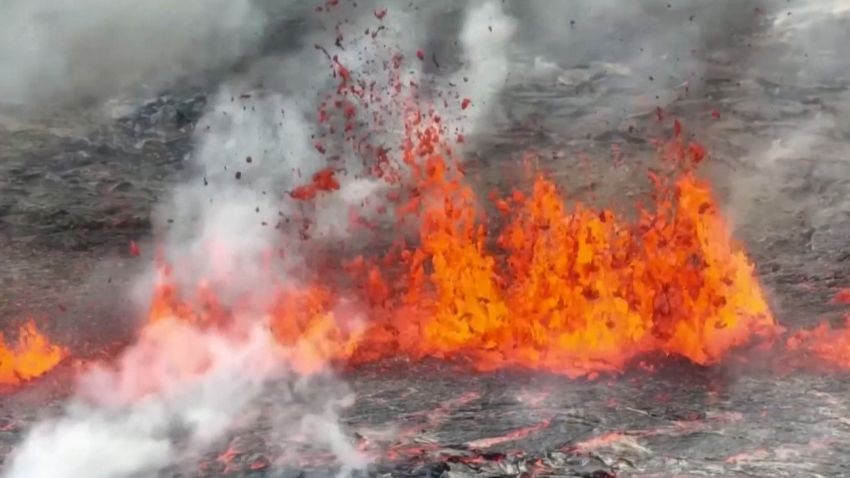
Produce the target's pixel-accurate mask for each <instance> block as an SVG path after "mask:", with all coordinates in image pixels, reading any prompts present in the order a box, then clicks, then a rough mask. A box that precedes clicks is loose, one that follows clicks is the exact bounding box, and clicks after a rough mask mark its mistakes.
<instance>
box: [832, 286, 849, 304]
mask: <svg viewBox="0 0 850 478" xmlns="http://www.w3.org/2000/svg"><path fill="white" fill-rule="evenodd" d="M833 300H834V301H835V302H838V303H840V304H850V289H841V290H839V291H838V293H836V294H835V297H834V298H833Z"/></svg>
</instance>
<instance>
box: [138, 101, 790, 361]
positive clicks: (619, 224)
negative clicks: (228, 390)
mask: <svg viewBox="0 0 850 478" xmlns="http://www.w3.org/2000/svg"><path fill="white" fill-rule="evenodd" d="M412 118H413V119H412V120H411V121H410V122H409V123H408V124H407V125H406V127H407V129H406V131H407V140H406V141H405V143H404V147H403V150H402V154H403V156H402V158H401V159H402V164H404V165H406V167H408V168H409V177H410V180H411V184H409V190H410V193H409V194H408V196H409V197H408V200H407V202H406V203H404V204H403V205H402V206H399V207H398V208H397V214H399V216H400V219H405V218H407V217H410V216H411V215H413V216H415V217H416V218H417V219H418V220H419V224H420V234H419V243H418V245H417V246H416V247H413V248H407V249H404V250H402V251H401V253H400V254H396V255H392V254H388V255H387V257H397V258H398V259H397V260H398V262H399V263H400V264H401V265H402V266H403V267H402V268H401V269H402V270H403V272H402V273H401V274H400V275H397V274H394V273H392V272H388V273H381V272H380V269H379V268H378V267H376V266H375V265H374V264H377V261H368V260H363V259H361V260H360V261H358V264H357V267H353V268H350V270H356V271H358V272H356V273H355V274H354V276H355V278H357V279H358V280H359V282H360V287H359V289H358V291H345V292H346V294H347V295H351V294H354V293H356V292H359V293H360V294H361V298H362V303H364V304H369V305H368V307H369V311H370V317H369V321H368V325H367V327H366V328H365V329H362V328H352V327H351V325H350V324H347V323H344V322H342V321H341V320H342V319H343V318H342V317H337V316H336V314H334V311H333V309H334V307H335V304H336V303H337V302H338V298H339V296H341V294H336V293H335V292H334V291H332V290H329V289H327V288H326V287H318V286H316V287H306V288H304V289H303V290H298V291H292V290H285V289H281V290H282V292H280V293H279V294H278V297H279V300H278V301H277V302H276V304H275V306H274V307H272V308H271V310H270V311H269V314H268V315H269V318H270V323H271V331H272V333H273V335H274V337H275V338H276V339H277V340H278V341H279V342H280V343H281V344H283V345H286V346H288V347H290V348H294V349H295V350H296V353H295V357H294V358H293V359H294V360H295V361H296V362H297V364H298V365H297V366H298V368H299V369H301V370H302V371H306V372H309V371H314V370H316V369H318V368H320V367H321V366H324V365H325V364H327V363H341V362H348V363H353V364H356V363H362V362H368V361H372V360H378V359H381V358H387V357H395V356H403V357H409V358H413V359H417V358H421V357H426V356H431V357H438V358H463V359H465V360H468V361H469V362H470V363H471V364H472V365H473V366H474V367H476V368H478V369H481V370H490V369H495V368H501V367H515V366H519V367H527V368H532V369H541V370H547V371H550V372H555V373H561V374H564V375H567V376H571V377H577V376H582V375H585V374H589V373H593V372H598V371H616V370H622V369H623V367H624V366H626V364H627V363H628V362H629V361H630V360H632V359H634V358H635V357H636V356H638V355H640V354H644V353H648V352H661V353H665V354H676V355H680V356H683V357H686V358H688V359H690V360H691V361H693V362H695V363H698V364H712V363H716V362H717V361H719V360H720V359H721V358H722V357H723V356H724V354H726V353H727V352H728V351H729V350H730V349H732V348H734V347H738V346H741V345H744V344H747V343H748V342H750V341H752V340H753V339H755V338H758V337H769V336H771V335H772V334H774V333H775V332H776V330H777V328H776V324H775V322H774V319H773V317H772V315H771V313H770V310H769V308H768V305H767V303H766V301H765V299H764V296H763V293H762V291H761V288H760V286H759V283H758V280H757V278H756V277H755V275H754V272H753V267H752V266H751V265H750V263H749V261H748V260H747V257H746V255H745V254H744V252H743V251H741V250H740V249H738V248H736V247H734V246H733V243H732V240H731V236H730V231H729V229H728V226H727V225H726V223H725V222H724V220H723V219H722V217H721V215H720V212H719V211H718V208H717V206H716V204H715V201H714V199H713V197H712V194H711V189H710V188H709V186H708V185H707V184H706V183H704V182H701V181H700V180H698V179H697V178H696V177H695V176H694V175H693V173H692V166H691V165H692V164H693V163H696V162H698V161H700V160H702V158H703V156H704V152H703V151H702V149H701V148H699V147H698V146H695V145H693V144H685V143H684V142H683V141H682V140H681V139H680V138H679V137H678V135H677V138H676V139H674V140H673V141H672V142H671V143H670V144H669V145H666V146H665V147H663V148H660V149H659V152H660V154H661V155H662V156H664V160H665V164H666V165H667V166H668V168H667V170H666V171H667V173H665V174H661V173H659V174H657V175H653V176H652V177H651V179H652V180H653V184H654V188H655V191H654V194H653V196H652V197H653V201H654V202H653V204H652V205H651V207H648V208H639V210H638V219H637V220H633V221H629V220H625V219H622V218H620V217H618V216H617V215H615V213H614V212H612V211H609V210H601V211H595V210H593V209H591V208H589V207H587V206H584V205H582V204H577V205H575V206H573V207H571V208H568V207H567V206H566V204H565V203H564V201H563V200H562V198H561V195H560V193H559V191H558V188H557V187H556V185H555V184H554V183H553V182H551V181H550V180H549V179H547V178H546V177H545V176H543V175H540V176H538V177H537V179H536V180H535V181H534V184H533V187H532V189H531V191H530V193H529V194H527V195H526V194H523V193H521V192H514V193H513V194H512V195H510V197H508V198H505V199H502V200H498V201H497V208H498V209H499V210H500V211H502V212H503V213H505V214H504V215H505V217H508V218H510V221H509V222H508V223H507V225H505V226H504V227H502V228H501V230H498V231H488V230H486V229H485V224H488V222H487V221H485V220H481V218H480V211H479V210H478V209H477V207H476V202H475V201H476V198H475V197H474V194H473V192H472V189H471V188H470V186H469V185H468V184H467V182H466V180H465V178H464V175H463V173H462V171H461V168H460V167H459V166H458V165H457V164H456V163H455V162H454V159H453V158H452V151H451V148H450V147H448V146H447V144H446V143H445V142H444V140H443V137H442V131H441V126H440V124H439V121H438V120H436V121H434V122H431V123H427V124H426V123H423V122H422V121H421V119H420V118H421V117H420V115H415V116H413V117H412ZM677 130H678V128H677ZM488 238H496V239H497V241H496V243H497V244H496V246H492V245H491V246H488V245H487V243H488V241H487V239H488ZM370 264H371V265H370ZM388 284H393V286H392V287H391V286H389V285H388ZM340 292H341V291H340ZM199 297H200V298H201V300H199V301H196V302H198V303H201V304H203V305H202V306H201V307H196V308H192V307H190V306H189V305H187V304H188V302H184V301H182V300H181V299H180V297H179V296H178V295H177V294H176V292H175V289H174V288H173V286H172V285H170V284H169V283H167V281H166V282H165V283H163V284H161V286H160V287H159V288H158V289H157V294H156V296H155V298H154V300H153V303H152V307H151V320H157V319H158V318H160V317H162V316H164V315H169V316H176V317H180V318H183V319H185V320H189V321H191V322H193V323H199V324H206V325H210V324H218V323H222V322H226V321H227V320H228V317H229V314H230V312H224V311H222V310H220V309H219V308H218V307H217V305H216V302H215V300H214V299H215V297H214V296H212V297H209V296H208V291H206V292H205V290H204V289H202V290H201V292H200V293H199Z"/></svg>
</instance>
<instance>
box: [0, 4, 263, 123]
mask: <svg viewBox="0 0 850 478" xmlns="http://www.w3.org/2000/svg"><path fill="white" fill-rule="evenodd" d="M264 27H265V16H264V15H263V13H262V11H261V10H260V9H259V8H257V6H256V5H254V2H253V1H252V0H233V1H231V0H187V1H181V2H176V3H175V2H171V1H168V0H151V1H145V2H134V1H131V0H118V1H114V0H80V1H75V2H73V3H69V2H65V1H63V0H41V1H38V2H31V1H28V0H6V1H5V2H4V4H3V14H2V16H0V98H2V102H3V103H11V104H17V105H25V106H27V107H37V106H41V107H43V106H46V105H51V104H66V103H70V104H74V103H78V102H79V101H80V100H89V101H92V100H93V101H103V100H106V99H109V98H111V97H113V96H115V95H126V94H137V93H143V92H145V91H146V92H147V93H148V94H151V93H155V92H156V91H158V90H159V89H161V88H163V87H167V86H171V85H172V83H173V82H175V81H176V80H178V79H181V78H187V77H190V75H199V74H204V73H208V72H209V71H211V70H215V69H219V68H226V67H227V66H228V65H230V64H232V63H233V62H234V61H236V60H237V59H238V58H240V57H241V56H242V55H244V54H246V53H248V52H250V51H252V49H254V48H256V47H257V46H258V42H259V40H260V38H261V35H262V32H263V29H264Z"/></svg>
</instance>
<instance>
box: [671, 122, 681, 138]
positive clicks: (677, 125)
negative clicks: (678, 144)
mask: <svg viewBox="0 0 850 478" xmlns="http://www.w3.org/2000/svg"><path fill="white" fill-rule="evenodd" d="M673 134H675V135H676V137H679V136H681V135H682V123H679V120H674V121H673Z"/></svg>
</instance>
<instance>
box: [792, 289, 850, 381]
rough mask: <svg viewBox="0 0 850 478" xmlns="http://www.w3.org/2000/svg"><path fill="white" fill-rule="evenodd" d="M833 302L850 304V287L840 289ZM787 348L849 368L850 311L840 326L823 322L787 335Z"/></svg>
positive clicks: (845, 368)
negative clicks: (832, 325) (809, 328)
mask: <svg viewBox="0 0 850 478" xmlns="http://www.w3.org/2000/svg"><path fill="white" fill-rule="evenodd" d="M833 302H835V303H838V304H845V305H850V289H841V290H839V291H838V293H836V294H835V297H834V300H833ZM785 345H786V347H787V348H788V350H790V351H792V352H798V353H802V354H804V355H807V356H810V357H814V358H816V359H818V360H820V361H821V362H825V363H828V364H830V365H832V366H834V367H837V368H839V369H844V370H850V313H848V314H846V315H845V317H844V323H843V324H842V326H841V327H831V326H830V324H828V323H826V322H824V323H821V324H819V325H818V326H817V327H815V328H813V329H811V330H801V331H799V332H797V333H795V334H794V335H792V336H790V337H788V339H787V340H786V342H785Z"/></svg>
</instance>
